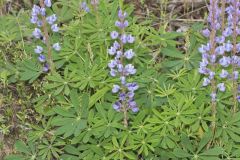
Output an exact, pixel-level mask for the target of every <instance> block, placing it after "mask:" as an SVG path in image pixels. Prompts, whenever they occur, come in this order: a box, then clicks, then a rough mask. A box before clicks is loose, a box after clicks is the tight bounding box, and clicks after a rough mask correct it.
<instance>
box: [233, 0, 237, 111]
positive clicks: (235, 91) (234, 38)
mask: <svg viewBox="0 0 240 160" xmlns="http://www.w3.org/2000/svg"><path fill="white" fill-rule="evenodd" d="M233 5H234V6H233V8H234V15H233V36H232V38H233V52H232V57H233V56H235V55H236V53H237V16H238V13H237V12H238V8H237V1H234V4H233ZM235 71H236V64H235V63H232V72H233V73H234V72H235ZM233 73H232V85H233V113H235V112H236V111H237V106H238V102H237V89H238V88H237V81H236V80H235V78H234V76H233Z"/></svg>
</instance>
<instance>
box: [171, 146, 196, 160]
mask: <svg viewBox="0 0 240 160" xmlns="http://www.w3.org/2000/svg"><path fill="white" fill-rule="evenodd" d="M173 154H174V155H175V156H176V157H178V158H188V157H191V156H192V155H191V154H189V153H188V152H186V151H184V150H182V149H179V148H177V149H174V151H173Z"/></svg>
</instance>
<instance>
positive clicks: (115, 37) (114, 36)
mask: <svg viewBox="0 0 240 160" xmlns="http://www.w3.org/2000/svg"><path fill="white" fill-rule="evenodd" d="M118 35H119V34H118V32H117V31H112V32H111V38H112V39H117V38H118Z"/></svg>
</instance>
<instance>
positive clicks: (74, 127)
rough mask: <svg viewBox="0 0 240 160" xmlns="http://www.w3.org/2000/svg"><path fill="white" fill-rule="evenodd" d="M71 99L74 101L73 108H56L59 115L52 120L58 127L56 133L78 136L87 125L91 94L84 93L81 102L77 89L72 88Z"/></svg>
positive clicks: (65, 135)
mask: <svg viewBox="0 0 240 160" xmlns="http://www.w3.org/2000/svg"><path fill="white" fill-rule="evenodd" d="M70 100H71V103H72V107H71V108H68V109H66V108H62V107H55V108H54V111H55V112H56V113H57V114H58V116H56V117H54V118H53V120H52V125H53V126H57V127H58V128H57V129H56V131H55V133H56V134H57V135H63V136H64V137H69V136H71V135H75V136H78V135H79V134H80V133H81V132H82V131H83V129H85V128H86V127H87V117H88V105H89V96H88V95H87V94H83V95H82V97H81V100H82V101H81V103H80V101H79V96H78V94H77V92H76V90H72V91H71V93H70Z"/></svg>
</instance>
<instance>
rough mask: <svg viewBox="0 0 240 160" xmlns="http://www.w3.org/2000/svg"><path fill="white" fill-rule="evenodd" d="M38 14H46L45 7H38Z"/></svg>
mask: <svg viewBox="0 0 240 160" xmlns="http://www.w3.org/2000/svg"><path fill="white" fill-rule="evenodd" d="M40 14H41V15H42V16H46V9H45V8H41V9H40Z"/></svg>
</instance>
